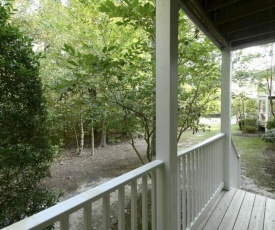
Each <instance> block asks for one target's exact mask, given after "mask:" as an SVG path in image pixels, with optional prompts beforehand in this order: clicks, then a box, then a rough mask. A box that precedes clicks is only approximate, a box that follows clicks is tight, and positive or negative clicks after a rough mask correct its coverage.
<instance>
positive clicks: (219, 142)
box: [178, 134, 225, 230]
mask: <svg viewBox="0 0 275 230" xmlns="http://www.w3.org/2000/svg"><path fill="white" fill-rule="evenodd" d="M224 136H225V134H218V135H216V136H214V137H212V138H210V139H208V140H206V141H204V142H202V143H200V144H198V145H195V146H193V147H190V148H188V149H186V150H182V151H180V152H179V153H178V159H179V160H178V173H179V176H178V178H179V186H178V189H179V190H178V193H179V201H180V203H181V205H180V207H179V212H178V213H179V215H180V216H179V218H178V219H179V220H181V221H179V223H178V229H182V230H185V229H190V228H192V229H196V226H197V224H199V222H200V219H201V218H203V213H205V212H206V211H207V209H208V208H209V206H211V203H212V202H213V201H214V200H215V199H214V198H215V196H217V195H218V194H219V193H220V191H221V190H222V188H223V137H224Z"/></svg>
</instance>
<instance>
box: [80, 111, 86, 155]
mask: <svg viewBox="0 0 275 230" xmlns="http://www.w3.org/2000/svg"><path fill="white" fill-rule="evenodd" d="M80 130H81V140H80V151H79V154H80V155H81V156H82V155H83V149H84V137H85V134H84V127H83V114H82V112H81V113H80Z"/></svg>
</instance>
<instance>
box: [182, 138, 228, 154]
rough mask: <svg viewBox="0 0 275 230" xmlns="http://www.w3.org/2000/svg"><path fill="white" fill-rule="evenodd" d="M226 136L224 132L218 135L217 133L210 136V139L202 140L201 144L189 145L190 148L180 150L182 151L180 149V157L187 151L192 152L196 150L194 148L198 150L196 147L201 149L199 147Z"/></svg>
mask: <svg viewBox="0 0 275 230" xmlns="http://www.w3.org/2000/svg"><path fill="white" fill-rule="evenodd" d="M224 136H225V134H224V133H219V134H217V135H215V136H213V137H210V138H208V139H207V140H205V141H202V142H201V143H199V144H196V145H193V146H191V147H188V148H186V149H183V150H180V151H178V157H181V156H183V155H184V154H187V153H189V152H191V151H194V150H196V149H199V148H201V147H203V146H205V145H207V144H210V143H212V142H214V141H216V140H219V139H221V138H222V137H224Z"/></svg>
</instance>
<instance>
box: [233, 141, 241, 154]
mask: <svg viewBox="0 0 275 230" xmlns="http://www.w3.org/2000/svg"><path fill="white" fill-rule="evenodd" d="M231 144H232V147H233V150H234V152H235V154H236V156H237V157H238V158H240V157H241V155H240V154H238V151H237V148H236V145H235V143H234V141H233V139H232V138H231Z"/></svg>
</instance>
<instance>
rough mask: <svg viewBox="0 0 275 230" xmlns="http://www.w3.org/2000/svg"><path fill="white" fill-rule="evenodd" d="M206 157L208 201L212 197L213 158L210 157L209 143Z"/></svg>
mask: <svg viewBox="0 0 275 230" xmlns="http://www.w3.org/2000/svg"><path fill="white" fill-rule="evenodd" d="M206 157H207V178H206V180H207V185H208V186H207V197H206V198H207V201H206V202H208V200H209V198H210V197H211V168H210V167H211V166H210V165H211V159H210V147H209V145H207V146H206Z"/></svg>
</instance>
